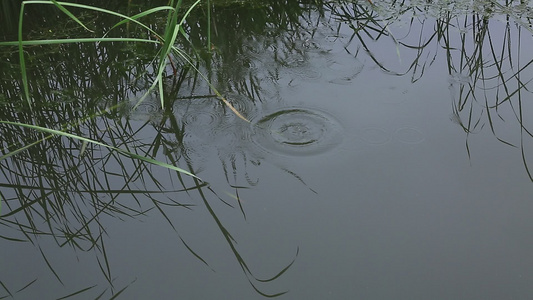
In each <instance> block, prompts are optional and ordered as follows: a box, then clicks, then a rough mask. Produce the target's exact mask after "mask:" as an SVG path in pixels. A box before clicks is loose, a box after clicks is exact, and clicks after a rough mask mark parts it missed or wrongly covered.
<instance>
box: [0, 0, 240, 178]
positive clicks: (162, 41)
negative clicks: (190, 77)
mask: <svg viewBox="0 0 533 300" xmlns="http://www.w3.org/2000/svg"><path fill="white" fill-rule="evenodd" d="M182 2H183V1H182V0H178V1H174V0H170V1H169V3H168V5H165V6H159V7H155V8H151V9H148V10H145V11H143V12H140V13H138V14H135V15H133V16H127V15H125V14H122V13H119V12H116V11H112V10H108V9H104V8H100V7H95V6H89V5H84V4H77V3H68V2H59V1H56V0H50V1H42V0H30V1H22V3H21V8H20V14H19V22H18V40H17V41H7V42H0V46H17V47H18V56H19V61H20V74H21V82H22V84H21V85H22V94H23V98H24V99H25V101H26V103H27V107H28V108H29V109H30V112H31V113H34V112H33V110H34V107H35V104H36V103H35V102H36V101H38V100H37V99H36V98H34V97H33V96H32V95H31V93H30V89H29V86H30V84H29V79H28V73H27V68H26V57H25V53H24V47H26V46H36V45H54V44H68V43H95V44H98V43H108V42H124V43H150V44H155V45H156V46H159V49H158V52H157V53H156V54H155V55H154V61H157V63H156V65H157V69H156V76H155V78H154V80H153V81H152V83H151V86H150V87H149V88H148V89H147V91H146V92H145V93H144V94H143V95H142V96H141V97H140V98H139V100H138V101H137V103H136V104H135V106H134V107H133V109H136V108H137V107H138V106H139V105H140V104H141V103H142V102H143V101H144V100H145V99H146V97H147V96H148V95H149V94H150V93H152V92H153V91H154V90H157V92H158V95H159V97H160V103H161V108H164V107H165V103H166V101H165V98H164V83H163V74H164V71H165V68H166V66H167V65H168V64H169V63H170V64H172V61H171V58H172V57H179V58H180V59H181V60H183V61H185V62H186V63H187V64H188V65H190V66H191V67H192V68H193V69H194V70H195V71H196V72H198V73H199V74H200V76H201V77H202V78H203V79H205V80H206V82H207V83H208V85H209V86H210V88H211V89H212V90H213V91H214V92H215V94H216V95H217V96H218V97H219V98H220V100H221V101H223V102H224V104H225V105H227V106H228V107H229V108H230V109H231V110H232V111H233V112H234V113H235V114H236V115H237V116H239V117H240V118H241V119H243V120H246V118H245V117H244V116H242V115H241V114H240V113H239V112H238V111H237V110H236V109H235V108H233V106H232V105H231V104H230V103H229V102H228V101H227V100H226V99H225V98H224V97H222V95H221V94H220V93H219V92H218V91H217V90H216V89H215V88H214V86H212V85H211V84H210V83H209V82H208V81H207V78H206V77H205V76H204V75H203V74H201V73H200V72H199V71H198V69H197V68H196V67H195V65H194V59H193V58H191V57H190V56H189V55H188V54H187V53H185V52H184V51H183V50H182V49H179V48H178V47H177V46H176V41H177V39H178V38H182V39H185V40H187V41H188V35H187V33H186V32H185V30H184V29H183V25H184V22H185V20H186V18H187V17H188V16H189V15H190V14H191V12H192V11H193V9H194V8H195V7H197V6H198V5H199V4H200V2H201V0H196V1H194V2H193V3H192V4H191V5H189V6H187V7H185V6H184V5H183V3H182ZM29 5H51V6H55V7H56V8H58V9H59V10H60V11H61V12H62V13H63V14H65V15H66V16H68V18H70V19H72V20H73V21H75V23H76V24H78V25H79V26H80V27H81V28H83V30H84V31H85V32H88V33H91V34H94V30H92V29H91V28H90V26H89V25H87V24H86V23H84V22H82V21H81V20H80V19H79V18H78V17H76V16H75V15H74V14H73V13H72V12H71V10H70V9H72V8H75V9H82V10H87V11H92V12H95V13H103V14H106V15H109V16H114V17H118V18H119V19H120V21H118V22H117V23H116V24H114V25H113V26H111V28H110V29H109V30H108V31H107V32H106V33H105V34H103V35H102V36H101V37H82V38H56V39H39V40H24V38H23V24H24V16H25V9H26V7H27V6H29ZM161 12H166V13H167V15H166V23H165V27H164V28H165V29H164V32H162V33H158V32H156V31H154V30H153V29H152V27H151V26H150V24H146V23H143V21H142V20H143V18H145V17H147V16H149V15H152V14H156V13H161ZM130 23H134V24H136V25H138V26H140V27H141V28H143V29H144V30H146V32H148V33H149V34H148V37H146V38H137V37H135V38H133V37H110V36H109V35H110V33H111V32H112V31H113V29H115V28H117V27H119V26H122V25H126V24H130ZM173 68H174V67H173ZM174 75H175V74H174ZM35 113H37V112H35ZM92 117H95V116H92ZM246 121H247V120H246ZM0 123H4V124H10V125H16V126H23V127H26V128H30V129H33V130H38V131H41V132H44V133H47V134H49V135H50V136H56V135H60V136H64V137H69V138H75V139H78V140H80V141H82V142H83V143H92V144H95V145H100V146H104V147H107V148H109V149H111V150H114V151H119V152H120V153H122V154H125V155H128V156H131V157H134V158H137V159H140V160H143V161H145V162H149V163H153V164H156V165H159V166H162V167H166V168H169V169H172V170H175V171H178V172H181V173H184V174H187V175H190V176H194V175H193V174H192V173H190V172H188V171H185V170H183V169H180V168H177V167H175V166H172V165H169V164H166V163H163V162H160V161H157V160H154V159H151V158H149V157H145V156H140V155H137V154H135V153H132V152H129V151H127V150H123V149H119V148H116V147H112V146H108V145H105V144H102V143H99V142H97V141H95V140H92V139H88V138H84V137H82V136H79V135H75V134H70V133H67V131H68V129H69V127H70V126H73V125H72V124H70V125H65V126H64V128H63V129H60V130H58V129H50V128H46V127H43V126H37V125H35V124H25V123H19V122H9V121H5V120H0ZM24 149H25V147H24V148H23V149H19V150H20V151H22V150H24ZM20 151H13V152H12V153H10V154H8V155H4V156H2V157H0V159H4V158H7V157H9V156H12V155H15V154H16V153H18V152H20Z"/></svg>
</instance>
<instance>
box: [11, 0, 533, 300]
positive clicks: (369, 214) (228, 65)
mask: <svg viewBox="0 0 533 300" xmlns="http://www.w3.org/2000/svg"><path fill="white" fill-rule="evenodd" d="M415 4H416V3H411V4H410V5H412V6H408V5H407V4H403V5H400V4H398V3H392V4H391V3H385V2H382V3H377V1H376V6H375V7H371V6H370V5H369V4H368V3H367V2H365V3H356V4H351V3H334V4H329V6H328V5H326V6H325V7H326V8H327V9H325V11H323V13H324V15H320V14H318V13H317V10H316V9H314V8H312V7H311V8H309V9H306V10H305V13H302V15H301V16H300V18H299V20H300V22H301V27H300V28H296V29H294V28H292V29H290V30H285V31H283V30H281V31H279V32H275V30H274V29H273V28H275V26H274V27H272V28H269V30H265V31H263V34H264V35H259V34H258V33H257V32H255V33H254V34H250V35H246V34H247V33H242V35H244V36H241V37H240V38H239V39H237V41H236V42H242V43H243V44H241V45H239V46H237V48H238V49H241V50H240V51H238V53H234V55H233V56H224V53H226V54H227V53H229V52H230V50H231V49H233V48H232V47H234V46H235V45H233V44H232V43H233V42H232V41H233V40H227V39H223V38H221V39H219V40H217V39H215V42H214V44H215V45H216V47H217V48H218V49H219V52H218V54H217V55H214V58H213V60H212V61H211V64H206V65H202V67H201V71H203V72H206V73H210V74H216V76H214V75H211V77H210V79H211V81H212V83H213V84H214V86H215V87H217V88H218V89H219V90H220V91H221V92H222V94H223V95H224V96H225V97H226V99H228V101H230V102H231V103H232V105H234V107H235V108H236V109H237V110H238V111H239V112H240V113H242V115H243V116H244V117H246V118H247V119H248V120H249V122H247V121H245V120H242V119H241V118H239V117H238V116H236V115H235V114H234V113H233V112H232V111H231V110H230V109H228V108H227V107H225V106H224V105H223V104H221V103H220V102H219V101H217V100H216V98H214V97H197V96H198V95H209V94H210V92H209V89H208V87H207V86H205V84H204V83H199V84H198V85H197V86H195V87H190V86H188V87H187V86H185V87H184V88H181V90H180V91H179V92H178V95H179V96H180V97H181V98H180V101H176V102H174V103H173V104H172V115H173V116H174V117H173V118H175V120H178V123H179V124H181V125H182V126H183V128H185V129H184V131H183V132H182V135H178V134H176V132H171V131H170V130H167V128H172V129H175V128H176V127H174V126H171V125H169V123H168V122H170V120H171V119H172V118H168V116H165V113H168V112H164V111H162V110H161V109H159V106H158V105H159V97H158V96H157V94H156V93H153V94H152V95H151V96H150V97H148V98H147V99H146V100H145V101H144V102H143V103H142V104H141V106H140V107H139V109H138V110H136V111H131V110H126V112H125V115H123V116H122V121H116V120H115V122H116V124H118V123H119V122H127V124H129V126H131V128H132V131H133V132H136V135H135V136H136V137H137V138H138V140H137V141H136V142H133V145H137V146H138V147H141V146H139V145H142V147H144V148H142V149H149V145H150V144H153V143H154V142H153V141H154V140H155V139H156V136H159V135H161V136H163V137H164V141H165V142H164V143H162V144H161V145H164V146H161V147H160V149H158V151H159V152H157V154H156V155H155V157H157V158H159V159H161V160H166V161H167V162H169V163H176V165H178V166H179V167H182V168H186V169H188V170H191V171H192V172H194V173H195V174H196V175H197V176H198V177H200V178H201V179H202V180H203V181H204V182H207V183H208V186H203V187H201V188H197V189H192V190H190V191H189V192H183V191H177V190H180V189H183V187H184V186H191V183H192V182H193V181H192V179H191V178H190V177H187V176H186V175H182V178H181V179H180V178H179V177H178V176H177V175H176V173H175V172H170V171H168V170H165V169H164V168H162V167H158V166H149V167H146V169H143V170H142V172H144V173H145V174H149V176H150V177H148V176H147V177H139V176H140V175H136V174H137V173H136V172H135V164H134V163H131V162H130V164H131V165H126V166H122V165H121V163H120V162H121V160H119V159H114V160H113V159H110V160H108V161H107V164H108V165H107V167H103V166H102V165H100V164H98V165H96V166H95V167H96V168H97V170H105V171H106V172H109V173H112V172H111V170H113V172H115V173H116V174H117V175H116V176H114V177H116V178H117V179H116V181H115V182H110V183H108V186H109V190H119V189H121V187H122V186H123V185H124V183H123V182H124V180H125V179H123V178H121V177H122V176H123V177H128V176H131V182H133V184H134V186H135V187H136V188H138V189H139V190H144V191H145V192H144V193H142V194H139V195H137V196H135V197H134V196H132V195H128V194H127V193H119V194H115V193H114V192H112V191H109V192H107V193H106V192H105V191H98V192H97V195H98V199H99V200H100V201H102V203H107V201H111V199H114V201H115V202H114V203H116V204H117V206H116V207H119V208H124V211H128V209H126V207H131V208H132V210H131V211H129V212H130V215H129V216H128V215H127V214H125V213H124V212H122V213H119V212H120V211H119V209H118V208H117V209H116V210H110V211H106V210H105V209H104V208H102V207H101V206H99V207H97V208H96V211H98V209H102V211H103V213H101V214H100V213H99V214H97V217H95V219H94V220H89V221H88V220H87V219H88V218H87V219H85V220H81V221H85V222H87V221H88V222H87V224H88V225H86V227H87V228H92V230H93V231H96V232H93V234H95V236H98V237H99V238H98V240H100V239H101V240H102V241H104V240H105V247H104V246H101V245H103V244H100V242H96V243H95V245H98V246H96V248H97V249H89V250H87V251H81V250H75V251H74V250H73V248H76V247H71V246H70V245H69V243H67V242H65V244H66V245H63V246H62V247H59V246H58V244H62V242H63V240H64V236H62V235H61V234H58V237H56V238H55V239H54V238H52V237H50V236H46V235H45V236H40V235H35V236H33V238H34V239H33V241H34V242H33V243H29V242H14V241H12V240H6V239H0V243H1V248H2V258H1V260H0V263H1V264H0V269H1V270H2V274H1V277H0V280H1V282H2V284H3V285H4V289H6V288H7V289H8V290H9V293H12V294H13V296H14V298H17V299H19V298H20V299H34V298H36V297H39V298H41V299H55V298H59V297H62V296H66V295H68V294H69V293H74V292H76V291H79V290H82V289H84V288H86V287H92V286H95V287H94V288H91V289H89V290H88V291H83V292H82V293H80V294H77V295H75V296H74V297H73V298H80V299H92V298H96V297H97V296H98V295H99V294H100V293H103V295H104V296H103V297H104V298H110V297H111V295H112V294H113V293H117V292H118V291H120V290H121V289H122V288H124V287H125V288H126V289H125V290H124V292H123V293H121V294H120V295H119V297H122V298H125V299H261V298H264V295H261V293H263V294H268V295H273V294H278V293H283V292H287V293H285V294H282V295H280V296H279V298H282V299H529V298H531V297H532V296H533V287H532V285H531V282H532V280H533V272H532V270H533V257H532V255H531V253H533V240H532V239H531V229H533V222H532V221H531V213H532V212H533V201H532V197H531V195H532V194H533V184H532V181H531V179H530V178H529V176H528V165H527V163H528V162H529V161H530V158H529V153H531V145H530V144H531V140H532V139H531V136H529V134H528V133H527V131H526V130H527V129H528V124H529V122H528V115H529V113H528V111H529V107H530V101H531V99H532V96H531V92H530V90H531V88H532V86H531V82H530V81H531V79H532V78H533V69H532V68H531V66H530V65H529V63H531V61H532V57H531V53H530V51H529V49H532V48H533V43H532V42H533V41H532V38H531V37H532V35H531V32H530V30H531V29H530V28H531V26H530V25H528V20H529V19H528V14H530V10H529V6H528V4H527V3H526V4H523V5H522V6H516V7H514V6H513V7H514V8H512V9H511V8H507V9H503V8H501V7H496V8H493V11H492V13H487V10H485V8H486V7H487V5H488V4H487V3H485V5H484V6H483V7H482V8H483V9H484V10H477V8H476V7H475V5H476V4H473V6H471V5H470V4H469V3H464V4H447V5H445V3H439V4H433V5H429V4H426V5H422V4H418V6H416V5H415ZM454 5H455V6H454ZM463 6H464V7H463ZM302 7H307V6H305V5H302ZM412 7H415V8H412ZM510 7H511V6H510ZM237 8H238V9H239V10H244V11H245V10H246V9H247V8H248V9H250V10H251V11H252V9H253V10H257V9H258V8H257V7H255V6H254V7H247V6H246V5H238V6H237ZM237 8H235V7H234V6H232V5H228V6H223V7H221V8H219V9H220V10H221V11H231V10H232V9H233V10H236V9H237ZM363 8H364V9H368V10H372V11H374V12H375V13H376V15H375V19H376V20H377V21H376V22H375V23H373V22H369V21H368V20H367V21H368V22H369V23H368V24H367V25H366V26H365V25H363V23H364V22H365V20H362V21H361V20H360V21H359V22H357V21H355V19H352V20H344V21H338V19H339V18H340V16H341V15H343V14H341V12H345V13H346V12H348V13H353V14H354V16H357V15H358V14H361V11H359V12H358V13H354V12H355V11H356V10H357V9H363ZM407 8H410V9H407ZM404 10H406V11H407V12H405V11H404ZM472 11H473V13H472ZM399 12H401V13H399ZM250 13H251V12H250ZM483 13H486V14H487V15H486V16H485V17H486V22H484V20H483V15H482V14H483ZM359 16H361V15H359ZM473 16H474V17H473ZM506 16H511V18H510V20H509V21H506ZM443 20H445V22H444V21H443ZM465 24H466V25H465ZM357 26H359V27H357ZM378 26H381V27H378ZM267 27H268V26H267ZM354 28H355V29H354ZM376 28H378V29H379V30H377V29H376ZM439 30H440V31H441V32H444V33H445V34H444V36H443V37H441V38H440V39H438V38H437V37H435V36H432V35H433V34H434V33H435V32H436V31H439ZM380 32H381V33H380ZM236 35H237V36H239V34H238V33H237V34H236ZM489 35H490V39H489ZM462 38H463V39H464V40H462ZM225 43H227V44H225ZM414 46H416V47H414ZM445 46H446V47H445ZM226 48H227V49H226ZM446 48H448V49H450V50H449V51H447V49H446ZM228 49H229V50H228ZM243 49H244V50H247V51H244V50H243ZM168 70H169V72H170V67H169V68H168ZM169 80H170V79H169ZM504 83H505V84H504ZM193 96H194V97H193ZM126 98H127V101H128V104H129V105H133V104H134V103H136V101H137V100H138V99H139V94H138V93H136V92H133V91H131V90H129V91H127V93H126ZM130 107H131V106H130ZM126 120H127V121H126ZM106 124H107V123H105V124H103V125H102V124H100V125H98V126H100V127H99V130H101V131H102V132H106V130H108V132H111V131H112V130H113V128H112V127H111V128H110V127H109V125H106ZM162 124H164V125H162ZM106 128H107V129H106ZM465 129H468V130H470V132H467V131H468V130H465ZM109 134H110V135H111V133H109ZM502 141H503V142H502ZM123 147H125V145H122V146H121V148H123ZM93 151H95V152H94V153H102V154H101V156H105V157H107V156H106V153H108V151H107V150H105V149H97V148H95V149H93ZM149 152H151V151H149ZM169 153H171V154H172V155H175V156H172V155H169ZM170 157H176V158H177V161H176V162H170V161H168V159H169V158H170ZM10 159H11V160H13V161H12V162H10V163H6V164H4V165H2V167H3V168H6V166H7V165H10V166H13V164H15V161H16V156H15V157H11V158H7V159H6V160H10ZM132 161H133V160H132ZM121 168H123V169H127V170H129V171H128V172H129V173H127V172H125V171H120V169H121ZM3 174H4V175H0V180H1V182H2V183H10V182H13V181H14V180H15V179H14V178H15V175H13V174H11V173H9V172H8V171H4V172H3ZM121 174H122V175H121ZM2 176H5V178H3V177H2ZM98 176H101V174H100V175H98V172H97V175H94V177H95V178H96V177H98ZM111 177H112V178H114V177H113V176H111ZM151 177H154V178H156V179H154V180H152V181H151V180H150V178H151ZM147 178H148V179H147ZM85 180H91V179H90V178H88V179H85ZM180 180H182V181H180ZM79 184H80V185H81V183H79ZM198 184H199V183H196V185H195V184H192V186H198ZM6 186H8V185H4V187H3V188H2V195H3V198H4V199H7V200H4V201H7V203H8V204H7V205H6V203H3V205H2V214H3V215H6V214H8V216H5V217H2V218H1V219H0V220H1V222H2V223H1V224H2V227H0V234H1V236H4V237H12V238H15V237H16V238H20V239H24V235H22V234H20V231H23V230H18V229H17V227H16V226H13V224H14V223H16V222H17V220H19V218H21V217H18V215H17V214H14V215H11V214H10V211H13V210H15V209H16V207H17V206H16V205H15V204H14V203H15V200H14V199H15V198H17V197H19V196H18V194H17V193H18V191H19V190H17V189H15V188H8V187H6ZM158 189H160V190H162V191H163V192H164V193H155V192H154V193H152V194H150V193H149V192H146V191H154V190H158ZM28 190H30V189H28ZM132 190H133V189H132ZM76 199H77V198H76ZM80 199H81V198H80ZM74 201H78V200H74ZM154 201H155V202H154ZM157 201H160V202H158V203H165V204H166V205H165V204H162V205H161V206H157V205H154V203H156V202H157ZM9 203H11V206H10V205H9ZM83 203H85V202H83ZM176 203H180V204H191V205H193V206H191V207H189V208H188V209H186V208H184V207H181V206H170V204H174V205H175V204H176ZM227 204H229V205H227ZM80 206H82V207H84V208H85V209H87V210H88V211H89V213H88V215H93V214H92V213H91V212H92V211H95V208H93V207H91V206H90V205H80ZM85 206H87V207H85ZM114 207H115V206H114ZM134 209H135V210H136V211H133V210H134ZM161 211H163V212H164V214H163V213H161ZM138 212H140V213H138ZM19 213H21V212H19ZM72 214H73V215H76V214H75V213H72ZM67 215H68V216H66V217H65V220H67V221H65V222H64V224H67V225H66V226H65V228H73V229H74V230H75V229H76V228H85V226H83V224H85V223H84V222H80V220H79V218H76V217H75V216H73V215H69V214H68V213H67ZM10 221H11V222H12V223H9V222H10ZM39 222H41V223H40V224H38V226H42V227H43V228H45V229H46V227H47V225H46V222H44V221H42V220H40V219H39ZM77 222H80V224H82V225H77ZM42 224H44V225H42ZM171 224H172V225H171ZM80 226H81V227H80ZM59 227H61V226H59V225H58V228H59ZM45 229H43V230H45ZM80 230H81V229H80ZM51 231H53V230H51ZM27 239H29V238H27ZM58 240H59V242H57V241H58ZM80 240H81V241H82V242H83V239H81V238H80ZM74 241H76V239H74ZM85 242H86V243H88V244H85V245H84V248H85V249H87V248H91V247H89V245H90V243H89V242H87V241H85ZM232 247H234V248H232ZM104 248H105V249H104ZM241 259H242V260H241ZM239 260H241V261H240V262H239ZM50 265H51V266H52V268H51V267H50ZM287 266H289V268H288V269H287V270H286V271H285V272H283V273H282V274H281V275H280V276H279V277H275V276H276V275H277V274H278V273H279V272H281V271H282V270H284V268H285V267H287ZM51 269H53V271H51ZM58 277H59V278H60V279H61V282H62V283H63V284H61V283H60V282H59V280H58ZM106 277H107V279H106ZM272 277H275V278H273V280H271V281H268V282H261V279H270V278H272ZM34 279H36V281H35V282H34V283H32V284H31V285H30V286H29V287H28V288H26V289H24V290H23V291H21V292H18V293H15V291H17V290H19V289H21V288H23V287H24V286H25V285H26V284H28V283H29V282H32V280H34ZM258 279H259V280H258ZM111 283H112V284H111ZM112 286H113V288H112ZM8 290H5V291H2V289H1V288H0V296H5V297H9V296H8V295H9V293H8Z"/></svg>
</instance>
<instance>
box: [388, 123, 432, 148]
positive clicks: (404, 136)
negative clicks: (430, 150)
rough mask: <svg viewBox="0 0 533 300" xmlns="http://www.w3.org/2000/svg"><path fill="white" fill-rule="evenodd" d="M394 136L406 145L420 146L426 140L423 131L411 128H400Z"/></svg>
mask: <svg viewBox="0 0 533 300" xmlns="http://www.w3.org/2000/svg"><path fill="white" fill-rule="evenodd" d="M394 136H395V138H396V139H398V141H400V142H402V143H406V144H419V143H422V142H423V141H424V140H425V137H424V133H423V132H422V131H421V130H419V129H417V128H415V127H410V126H406V127H402V128H398V130H396V132H395V133H394Z"/></svg>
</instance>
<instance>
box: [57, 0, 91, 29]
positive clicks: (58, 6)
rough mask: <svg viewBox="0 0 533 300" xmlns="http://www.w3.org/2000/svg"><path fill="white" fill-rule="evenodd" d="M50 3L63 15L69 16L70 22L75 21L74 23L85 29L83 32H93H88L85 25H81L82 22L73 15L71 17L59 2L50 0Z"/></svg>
mask: <svg viewBox="0 0 533 300" xmlns="http://www.w3.org/2000/svg"><path fill="white" fill-rule="evenodd" d="M51 1H52V3H54V5H55V6H56V7H57V8H59V9H60V10H61V11H62V12H63V13H64V14H65V15H67V16H69V18H71V19H72V20H74V21H76V23H78V24H80V26H81V27H83V28H85V30H87V31H90V32H94V31H93V30H90V29H89V28H88V27H87V26H85V24H83V22H82V21H80V20H79V19H78V18H76V16H75V15H73V14H72V13H71V12H70V11H69V10H68V9H66V8H65V7H64V6H63V5H61V4H60V3H59V2H57V1H56V0H51Z"/></svg>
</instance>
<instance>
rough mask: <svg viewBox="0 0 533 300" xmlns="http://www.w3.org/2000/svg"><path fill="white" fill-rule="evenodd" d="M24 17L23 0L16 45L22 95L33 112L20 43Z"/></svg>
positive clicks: (22, 49)
mask: <svg viewBox="0 0 533 300" xmlns="http://www.w3.org/2000/svg"><path fill="white" fill-rule="evenodd" d="M23 19H24V2H22V6H21V7H20V16H19V27H18V43H17V45H18V47H19V60H20V73H21V75H22V86H23V88H24V97H26V102H28V105H29V107H30V111H31V112H33V105H32V102H31V98H30V89H29V84H28V76H27V74H26V61H25V59H24V48H23V44H22V20H23Z"/></svg>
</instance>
